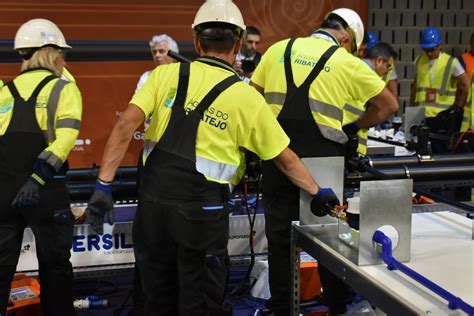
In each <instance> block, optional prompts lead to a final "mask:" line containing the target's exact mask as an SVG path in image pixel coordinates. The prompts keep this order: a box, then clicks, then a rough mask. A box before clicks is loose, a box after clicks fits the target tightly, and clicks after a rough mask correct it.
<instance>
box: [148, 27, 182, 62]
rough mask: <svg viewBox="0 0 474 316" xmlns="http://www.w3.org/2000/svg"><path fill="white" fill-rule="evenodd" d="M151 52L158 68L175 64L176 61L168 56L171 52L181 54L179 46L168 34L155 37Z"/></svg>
mask: <svg viewBox="0 0 474 316" xmlns="http://www.w3.org/2000/svg"><path fill="white" fill-rule="evenodd" d="M150 50H151V55H152V56H153V60H154V61H155V65H156V66H160V65H164V64H171V63H172V62H174V59H173V58H171V57H170V56H168V51H169V50H171V51H173V52H175V53H179V49H178V44H176V42H175V41H174V39H172V38H171V37H170V36H168V35H166V34H161V35H155V36H153V37H152V38H151V41H150Z"/></svg>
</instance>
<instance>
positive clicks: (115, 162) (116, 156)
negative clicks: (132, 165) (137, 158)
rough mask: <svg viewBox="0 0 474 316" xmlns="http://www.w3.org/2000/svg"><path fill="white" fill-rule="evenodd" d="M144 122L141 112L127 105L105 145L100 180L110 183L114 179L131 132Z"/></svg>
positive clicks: (137, 108)
mask: <svg viewBox="0 0 474 316" xmlns="http://www.w3.org/2000/svg"><path fill="white" fill-rule="evenodd" d="M144 120H145V115H144V113H143V111H142V110H141V109H140V108H139V107H137V106H136V105H134V104H129V106H128V108H127V109H126V110H125V112H124V113H123V115H122V116H121V117H120V119H119V121H118V122H117V124H115V126H114V129H113V130H112V133H111V134H110V137H109V139H108V141H107V145H105V149H104V154H103V156H102V163H101V165H100V171H99V178H100V179H101V180H104V181H112V180H113V179H114V176H115V173H116V171H117V168H118V167H119V165H120V163H121V162H122V159H123V157H124V156H125V153H126V152H127V148H128V144H129V143H130V140H131V139H132V135H133V132H135V131H136V129H137V128H138V127H139V126H140V125H141V124H143V122H144Z"/></svg>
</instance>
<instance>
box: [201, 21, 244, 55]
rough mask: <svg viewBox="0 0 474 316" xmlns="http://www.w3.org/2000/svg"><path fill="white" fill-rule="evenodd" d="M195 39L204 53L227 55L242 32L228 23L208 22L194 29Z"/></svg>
mask: <svg viewBox="0 0 474 316" xmlns="http://www.w3.org/2000/svg"><path fill="white" fill-rule="evenodd" d="M195 31H196V37H197V39H198V41H199V43H201V47H202V49H203V50H204V52H208V51H215V52H218V53H228V52H230V50H231V49H232V47H234V43H235V41H237V40H239V39H240V36H241V34H242V30H241V29H240V28H238V27H236V26H235V25H232V24H229V23H220V22H209V23H203V24H200V25H198V26H197V27H196V28H195Z"/></svg>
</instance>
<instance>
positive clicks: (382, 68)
mask: <svg viewBox="0 0 474 316" xmlns="http://www.w3.org/2000/svg"><path fill="white" fill-rule="evenodd" d="M397 57H398V54H397V52H396V51H394V50H393V48H392V47H391V46H390V45H389V44H387V43H383V42H382V43H377V44H375V45H374V46H372V47H371V48H370V49H368V50H367V51H366V55H365V57H364V58H362V60H363V61H364V62H365V63H366V64H367V65H368V66H369V67H370V69H372V70H373V71H375V73H376V74H377V75H379V76H380V77H382V79H384V76H385V75H387V74H388V73H389V72H391V70H392V69H393V66H394V65H395V60H396V59H397ZM384 82H385V84H386V87H387V88H388V86H387V85H388V80H386V81H385V80H384ZM394 96H395V95H394ZM395 97H396V96H395ZM367 105H370V104H365V103H362V102H360V101H358V100H356V101H350V102H348V103H347V104H346V105H345V106H344V119H343V125H346V124H350V123H352V122H355V121H357V120H358V119H359V117H361V116H362V115H363V114H364V113H365V111H366V107H367ZM357 136H358V141H359V145H358V147H357V152H358V153H360V154H362V155H366V154H367V138H368V132H367V129H366V128H362V129H360V130H359V131H358V132H357Z"/></svg>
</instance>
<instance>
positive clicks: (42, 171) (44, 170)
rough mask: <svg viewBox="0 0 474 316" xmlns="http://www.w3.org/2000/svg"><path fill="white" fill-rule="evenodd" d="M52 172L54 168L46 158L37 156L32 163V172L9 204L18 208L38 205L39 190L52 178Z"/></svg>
mask: <svg viewBox="0 0 474 316" xmlns="http://www.w3.org/2000/svg"><path fill="white" fill-rule="evenodd" d="M54 172H55V170H54V168H53V167H52V166H51V165H50V164H48V163H47V162H46V160H44V159H40V158H38V159H37V160H36V162H35V164H34V165H33V173H32V174H31V176H30V177H29V178H28V181H26V183H25V184H24V185H23V186H22V187H21V189H20V191H18V193H17V195H16V196H15V199H14V200H13V202H12V204H11V205H12V206H13V207H19V208H24V207H29V206H36V205H38V204H39V193H40V190H41V188H42V187H43V186H44V185H45V184H46V182H48V181H50V180H51V179H52V178H53V174H54Z"/></svg>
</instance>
